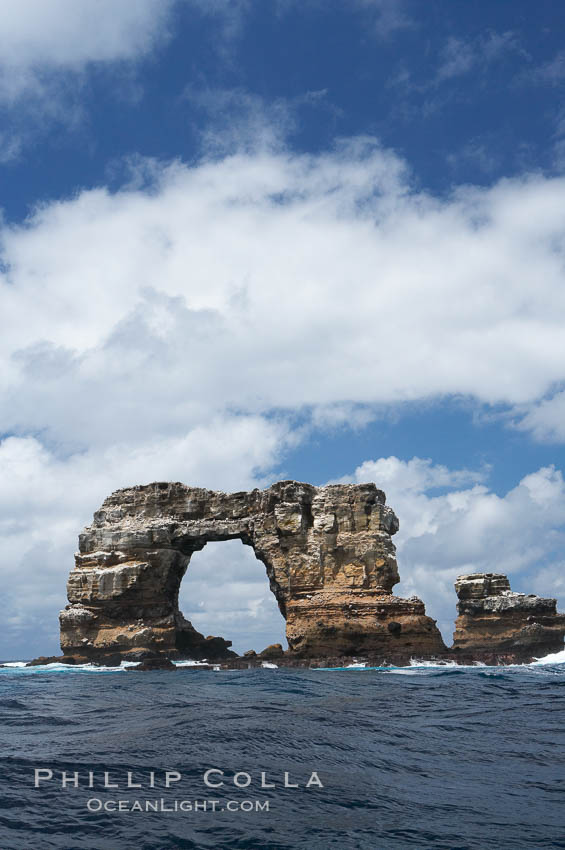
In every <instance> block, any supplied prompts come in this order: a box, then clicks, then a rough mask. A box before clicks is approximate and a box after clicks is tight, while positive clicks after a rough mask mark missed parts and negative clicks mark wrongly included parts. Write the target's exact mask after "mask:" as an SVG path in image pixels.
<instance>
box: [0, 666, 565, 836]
mask: <svg viewBox="0 0 565 850" xmlns="http://www.w3.org/2000/svg"><path fill="white" fill-rule="evenodd" d="M564 708H565V664H545V665H540V666H538V665H531V666H527V667H507V668H502V667H500V668H488V667H482V668H479V667H477V668H453V667H444V668H441V667H440V668H438V667H421V668H420V667H412V668H405V669H401V670H368V669H367V670H355V669H351V670H344V671H332V672H324V671H313V670H285V669H260V670H246V671H238V672H206V671H202V670H200V671H196V672H194V671H186V670H185V671H182V670H179V671H174V672H154V673H127V672H125V671H106V672H100V671H99V672H93V671H88V670H69V669H67V670H65V669H61V668H59V669H58V668H54V669H46V668H34V669H21V668H9V669H0V724H1V726H0V728H1V733H0V745H1V749H0V773H1V775H0V787H1V801H0V850H51V848H53V850H55V848H57V850H75V848H76V850H79V848H80V850H85V848H91V850H173V848H175V850H177V848H179V850H180V848H183V850H184V848H210V850H212V848H214V850H235V848H237V849H238V850H263V848H269V850H283V848H284V850H286V848H292V850H294V848H304V849H305V850H306V848H308V849H309V850H328V848H336V850H349V848H351V850H358V848H367V850H381V849H382V848H384V850H389V848H390V850H401V848H417V850H424V848H434V850H440V848H441V850H495V848H500V850H519V848H554V847H561V848H565V806H564V803H565V717H564ZM210 769H213V770H214V771H215V772H214V773H211V774H208V780H209V781H212V782H214V783H216V784H217V783H219V782H221V781H223V782H224V785H222V786H219V787H216V788H212V787H209V786H207V785H206V783H205V781H204V776H205V774H206V771H208V770H210ZM35 770H39V771H42V772H41V773H39V774H38V782H39V787H37V788H36V787H34V781H35V772H34V771H35ZM167 770H168V771H171V774H170V777H169V785H170V787H169V788H166V787H165V771H167ZM50 771H51V772H52V778H50V779H49V778H47V777H48V776H49V772H50ZM63 771H65V772H66V774H67V777H68V778H69V780H70V783H71V787H67V788H63V787H62V782H61V775H62V772H63ZM75 771H76V772H78V777H77V778H78V781H79V787H78V788H75V787H72V783H73V782H74V780H75V776H74V774H75ZM128 771H129V772H130V773H131V776H130V784H141V785H142V788H141V789H139V788H129V789H128V788H127V781H128ZM89 772H91V773H92V777H91V780H90V782H91V784H92V785H93V787H92V788H89V787H88V783H89ZM105 772H106V773H107V774H108V776H107V777H106V781H107V783H108V784H114V785H116V784H117V785H118V788H117V789H115V788H106V789H104V788H103V784H104V773H105ZM285 772H286V773H287V774H288V777H287V782H288V783H294V784H297V785H298V786H299V787H297V788H296V787H287V788H285V787H284V774H285ZM262 773H264V774H265V777H264V784H274V785H275V788H262V787H261V774H262ZM179 774H180V777H181V778H180V780H177V777H178V775H179ZM235 774H238V776H237V781H238V782H239V783H241V785H242V787H237V786H236V785H234V782H233V777H234V775H235ZM312 774H315V775H317V780H319V782H320V783H321V784H322V786H323V787H320V785H319V784H318V782H317V780H316V779H314V783H313V784H311V785H310V787H308V788H307V787H305V784H306V782H307V781H308V779H310V778H311V777H312ZM248 779H249V784H247V783H248ZM151 785H153V787H151ZM243 786H245V787H243ZM120 801H122V802H121V806H122V811H119V810H118V808H119V806H120ZM213 801H215V803H214V805H212V804H213ZM266 803H267V804H268V806H266V805H265V804H266ZM136 804H137V807H139V808H141V809H142V810H141V811H139V810H138V808H136ZM181 804H182V806H181ZM148 805H149V811H146V810H145V808H146V807H147V806H148ZM105 807H106V808H105ZM151 807H153V808H151ZM155 807H158V811H154V810H153V809H154V808H155ZM175 807H176V809H177V810H176V811H175ZM230 808H231V809H232V810H230Z"/></svg>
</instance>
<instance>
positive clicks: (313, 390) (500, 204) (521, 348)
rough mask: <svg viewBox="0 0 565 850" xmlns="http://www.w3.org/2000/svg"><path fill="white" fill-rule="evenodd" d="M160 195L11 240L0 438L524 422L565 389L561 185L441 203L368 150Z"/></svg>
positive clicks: (114, 199) (274, 161) (292, 159)
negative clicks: (364, 414) (297, 421)
mask: <svg viewBox="0 0 565 850" xmlns="http://www.w3.org/2000/svg"><path fill="white" fill-rule="evenodd" d="M148 174H149V177H148V178H147V179H148V181H149V183H148V185H145V186H144V187H142V188H131V187H130V188H125V189H123V190H122V191H118V192H116V193H114V194H112V193H110V192H109V191H108V190H107V189H105V188H103V187H101V188H97V189H92V190H85V191H83V192H81V193H79V194H78V195H77V196H76V197H74V198H71V199H69V200H66V201H59V202H53V203H50V204H46V205H44V206H42V207H40V208H38V209H37V211H36V212H35V213H34V214H33V215H32V216H31V217H30V219H29V220H28V221H27V222H26V223H25V225H23V226H15V227H4V228H3V231H2V234H1V236H2V244H3V252H2V259H3V263H4V269H5V272H4V274H3V275H2V278H1V282H0V306H1V309H2V315H3V316H4V318H5V332H4V334H3V337H2V339H1V340H0V354H1V356H2V369H1V372H0V400H1V402H2V404H1V411H2V413H1V418H0V428H1V429H2V432H3V433H20V434H21V433H28V432H30V431H31V432H33V433H36V432H37V429H41V431H42V434H43V435H44V438H45V439H48V440H50V441H54V442H57V443H61V444H66V443H69V442H70V443H72V444H73V445H76V446H78V447H80V446H82V447H84V446H89V445H91V444H94V443H96V444H102V445H106V444H109V443H112V442H114V441H116V440H123V439H125V438H126V437H127V438H128V439H131V440H132V441H135V440H137V439H146V438H147V437H148V436H149V435H150V434H152V433H156V432H161V431H163V432H164V433H167V434H174V433H178V432H179V429H181V430H182V429H183V428H184V427H185V425H186V423H189V424H199V423H200V424H201V423H203V422H206V421H207V420H208V418H209V417H210V416H211V415H213V414H214V413H216V412H217V411H218V410H225V409H231V410H244V411H246V412H248V413H254V414H257V413H258V414H262V413H265V412H266V411H269V410H272V409H286V410H292V409H298V408H301V407H302V406H318V405H320V406H325V407H327V406H328V405H336V404H352V403H353V404H357V405H359V404H362V405H370V404H391V403H401V402H405V401H417V400H422V399H429V398H432V397H440V396H445V395H449V394H457V395H462V396H471V397H473V398H475V399H476V400H477V401H478V402H480V403H484V404H507V405H509V404H514V405H520V404H531V403H532V402H535V401H536V400H537V399H538V398H540V397H542V396H543V395H544V393H546V392H547V391H548V390H549V389H550V388H551V387H552V386H554V385H555V384H556V383H557V382H558V381H560V380H562V379H563V378H564V377H565V375H564V366H563V364H564V363H565V337H564V335H563V333H562V323H561V315H562V313H563V309H564V308H565V294H564V293H565V289H564V287H563V251H564V234H563V230H562V224H561V219H560V216H559V211H560V209H561V208H562V205H563V202H564V200H565V180H563V179H558V178H553V179H549V178H543V177H541V176H531V177H529V178H525V179H515V180H503V181H500V182H499V183H498V184H496V185H494V186H493V187H491V188H488V189H475V188H463V189H460V190H459V191H457V192H456V193H454V195H453V196H452V197H451V198H448V199H446V200H444V201H439V200H437V199H435V198H433V197H431V196H429V195H426V194H425V193H422V192H416V191H414V190H413V189H412V188H411V185H410V178H409V175H408V174H407V170H406V168H405V165H404V163H403V162H402V161H401V160H399V159H398V158H397V157H396V156H395V155H394V154H392V153H391V152H388V151H385V150H383V149H381V148H380V147H379V146H378V144H376V143H375V142H374V141H373V140H371V139H356V140H353V141H350V142H347V143H345V142H344V143H343V144H341V145H339V146H338V147H337V149H336V150H334V151H333V152H330V153H324V154H320V155H318V156H306V155H296V154H290V153H288V152H286V151H282V152H281V151H279V152H272V151H257V152H254V153H247V154H234V155H231V156H226V157H223V158H221V159H213V160H205V161H203V162H201V163H199V164H197V165H195V166H194V167H188V166H186V165H184V164H182V163H173V164H170V165H163V166H161V165H159V164H157V163H153V164H152V166H151V168H150V169H148Z"/></svg>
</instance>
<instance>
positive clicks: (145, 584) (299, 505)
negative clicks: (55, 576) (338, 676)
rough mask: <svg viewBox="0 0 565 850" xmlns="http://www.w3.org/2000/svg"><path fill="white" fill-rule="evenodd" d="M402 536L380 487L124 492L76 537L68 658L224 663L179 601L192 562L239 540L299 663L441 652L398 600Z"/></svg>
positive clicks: (412, 603)
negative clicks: (259, 572)
mask: <svg viewBox="0 0 565 850" xmlns="http://www.w3.org/2000/svg"><path fill="white" fill-rule="evenodd" d="M397 530H398V520H397V518H396V516H395V514H394V512H393V511H392V510H391V508H389V507H388V506H387V505H386V504H385V495H384V493H383V492H382V490H378V489H377V488H376V487H375V485H374V484H358V485H349V484H339V485H329V486H326V487H319V488H318V487H314V486H312V485H310V484H302V483H298V482H296V481H281V482H279V483H278V484H274V485H273V486H272V487H270V488H268V489H267V490H253V491H251V492H239V493H230V494H227V493H221V492H214V491H211V490H203V489H200V488H194V487H187V486H185V485H184V484H180V483H155V484H149V485H146V486H137V487H130V488H127V489H124V490H118V491H117V492H115V493H113V494H112V495H111V496H109V497H108V498H107V499H106V500H105V502H104V504H103V505H102V507H101V509H100V510H99V511H97V512H96V513H95V514H94V521H93V523H92V525H90V526H89V527H88V528H86V529H85V530H84V532H83V533H82V534H81V535H80V537H79V552H78V554H77V555H76V563H75V568H74V570H73V571H72V572H71V574H70V577H69V581H68V586H67V591H68V599H69V604H68V605H67V607H66V609H65V610H64V611H62V612H61V615H60V624H61V647H62V650H63V652H64V653H65V655H68V656H69V655H72V656H73V657H75V658H77V657H78V658H90V659H94V660H96V659H103V658H107V657H114V658H115V657H116V656H119V657H122V658H128V657H130V658H142V657H143V656H144V655H147V654H151V655H153V654H155V653H160V654H166V655H168V656H170V657H179V656H184V657H192V658H208V659H209V660H210V659H215V658H222V657H228V656H229V655H230V654H232V653H230V651H229V646H230V642H229V641H224V640H223V639H222V638H205V637H204V636H203V635H201V634H200V633H199V632H197V631H196V630H195V629H194V628H193V627H192V625H191V624H190V623H189V622H188V621H187V620H185V619H184V617H183V615H182V614H181V612H180V611H179V607H178V593H179V587H180V583H181V580H182V577H183V575H184V573H185V571H186V569H187V567H188V565H189V562H190V558H191V555H192V554H193V553H194V552H197V551H198V550H200V549H202V548H203V547H204V546H205V545H206V543H208V542H210V541H220V540H233V539H240V540H241V541H242V542H243V543H244V544H246V545H249V546H251V547H252V548H253V550H254V552H255V555H256V556H257V558H258V560H259V561H261V562H262V563H263V565H264V568H265V569H266V572H267V576H268V579H269V584H270V588H271V590H272V592H273V593H274V595H275V597H276V599H277V602H278V606H279V609H280V611H281V613H282V615H283V617H285V619H286V624H287V625H286V633H287V640H288V644H289V648H290V653H291V654H292V655H293V656H295V657H297V658H299V657H304V658H306V657H327V656H329V655H331V656H351V655H355V654H360V653H371V654H373V655H374V654H375V653H378V654H379V655H380V656H381V657H382V658H383V659H389V660H390V661H392V660H394V659H398V658H402V657H405V658H408V657H409V656H410V655H423V654H425V655H428V656H429V655H434V654H438V653H441V652H443V651H444V650H445V647H444V644H443V641H442V639H441V635H440V633H439V631H438V629H437V628H436V625H435V620H432V619H430V618H429V617H427V616H426V614H425V610H424V605H423V603H422V602H421V600H419V599H418V598H416V597H412V598H411V599H400V598H398V597H395V596H393V595H392V592H391V591H392V588H393V586H394V585H395V584H396V583H397V582H398V581H399V577H398V570H397V565H396V560H395V547H394V545H393V543H392V539H391V538H392V535H393V534H395V532H396V531H397ZM258 567H259V564H258ZM218 592H221V588H218Z"/></svg>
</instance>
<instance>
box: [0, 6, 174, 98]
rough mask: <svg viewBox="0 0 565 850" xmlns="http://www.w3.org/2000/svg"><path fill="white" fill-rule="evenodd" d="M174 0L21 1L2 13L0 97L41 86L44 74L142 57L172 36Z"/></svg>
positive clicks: (18, 94) (17, 95)
mask: <svg viewBox="0 0 565 850" xmlns="http://www.w3.org/2000/svg"><path fill="white" fill-rule="evenodd" d="M170 8H171V0H162V2H161V0H136V2H135V3H130V2H124V3H115V2H113V0H80V2H75V0H49V3H45V2H44V0H19V2H18V3H12V4H4V7H3V9H2V15H1V16H0V57H1V58H0V97H2V98H3V99H5V100H13V99H14V98H16V97H19V96H20V95H21V94H22V93H25V92H29V91H30V90H34V89H35V88H36V87H37V86H41V85H42V83H41V80H42V75H43V74H44V73H46V72H47V73H49V72H53V71H61V70H67V71H73V72H78V71H82V70H83V69H84V68H85V66H87V65H88V64H89V63H92V62H116V61H124V60H132V59H137V58H139V57H140V56H141V55H143V54H145V53H147V52H148V51H150V50H151V49H153V47H154V46H155V44H156V42H157V41H158V40H159V39H160V38H162V37H163V35H165V34H166V23H167V17H168V13H169V10H170Z"/></svg>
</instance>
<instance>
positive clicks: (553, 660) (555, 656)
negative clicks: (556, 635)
mask: <svg viewBox="0 0 565 850" xmlns="http://www.w3.org/2000/svg"><path fill="white" fill-rule="evenodd" d="M543 664H565V649H562V650H561V652H552V653H551V654H550V655H544V657H543V658H536V660H535V661H532V665H535V666H538V667H539V666H540V665H543Z"/></svg>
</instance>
